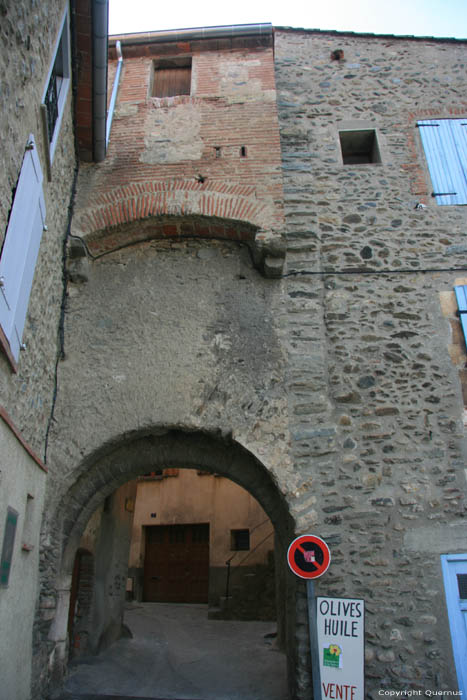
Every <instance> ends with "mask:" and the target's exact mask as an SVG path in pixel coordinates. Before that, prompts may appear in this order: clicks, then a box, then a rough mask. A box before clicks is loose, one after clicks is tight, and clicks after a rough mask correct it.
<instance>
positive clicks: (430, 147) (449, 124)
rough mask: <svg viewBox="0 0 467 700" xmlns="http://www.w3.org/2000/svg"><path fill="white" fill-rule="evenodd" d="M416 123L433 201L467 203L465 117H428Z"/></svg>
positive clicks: (466, 136)
mask: <svg viewBox="0 0 467 700" xmlns="http://www.w3.org/2000/svg"><path fill="white" fill-rule="evenodd" d="M417 126H418V129H419V132H420V138H421V140H422V145H423V149H424V151H425V156H426V161H427V165H428V170H429V172H430V177H431V184H432V186H433V192H432V196H433V197H434V198H435V199H436V203H437V204H467V119H428V120H424V121H421V122H418V123H417Z"/></svg>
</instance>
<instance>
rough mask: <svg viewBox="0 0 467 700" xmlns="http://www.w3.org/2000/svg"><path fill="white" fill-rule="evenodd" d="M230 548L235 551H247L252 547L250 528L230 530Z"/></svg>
mask: <svg viewBox="0 0 467 700" xmlns="http://www.w3.org/2000/svg"><path fill="white" fill-rule="evenodd" d="M230 549H231V550H232V551H234V552H240V551H247V550H249V549H250V531H249V530H231V531H230Z"/></svg>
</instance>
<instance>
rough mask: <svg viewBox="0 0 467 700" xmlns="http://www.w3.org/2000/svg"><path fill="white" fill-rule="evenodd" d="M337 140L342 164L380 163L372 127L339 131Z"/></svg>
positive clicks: (376, 141)
mask: <svg viewBox="0 0 467 700" xmlns="http://www.w3.org/2000/svg"><path fill="white" fill-rule="evenodd" d="M339 140H340V145H341V151H342V162H343V163H344V165H358V164H369V163H381V154H380V152H379V148H378V140H377V138H376V132H375V131H374V129H365V130H363V129H358V130H356V131H340V132H339Z"/></svg>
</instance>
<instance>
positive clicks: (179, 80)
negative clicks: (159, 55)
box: [152, 58, 191, 97]
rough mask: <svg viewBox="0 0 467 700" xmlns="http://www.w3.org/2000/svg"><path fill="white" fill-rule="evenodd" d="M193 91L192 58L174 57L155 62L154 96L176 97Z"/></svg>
mask: <svg viewBox="0 0 467 700" xmlns="http://www.w3.org/2000/svg"><path fill="white" fill-rule="evenodd" d="M190 93H191V58H174V59H170V60H169V59H167V60H161V61H157V62H156V63H155V64H154V82H153V89H152V96H153V97H176V96H178V95H190Z"/></svg>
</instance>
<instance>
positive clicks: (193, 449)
mask: <svg viewBox="0 0 467 700" xmlns="http://www.w3.org/2000/svg"><path fill="white" fill-rule="evenodd" d="M169 467H176V468H179V469H197V468H202V469H205V470H206V471H212V472H216V473H218V474H221V475H222V476H226V477H227V478H229V479H231V480H232V481H234V482H235V483H237V484H239V485H240V486H242V487H243V488H244V489H246V490H247V491H249V492H250V493H251V494H252V495H253V496H254V497H255V498H256V499H257V500H258V502H259V503H260V504H261V506H262V507H263V509H264V510H265V512H266V513H267V515H268V516H269V517H270V519H271V521H272V523H273V524H274V527H275V530H276V533H277V537H278V538H279V540H280V542H281V544H282V546H283V547H285V546H286V545H287V542H288V540H289V538H290V536H291V535H292V534H293V532H294V522H293V519H292V516H291V514H290V512H289V508H288V505H287V502H286V500H285V498H284V496H283V495H282V494H281V492H280V491H279V488H278V487H277V485H276V483H275V482H274V480H273V478H272V476H271V474H270V472H268V470H267V469H266V467H264V465H263V464H261V462H260V461H259V460H258V459H257V458H256V457H255V456H254V455H253V454H252V453H251V452H249V451H248V450H247V449H245V448H244V447H242V446H241V445H240V444H239V443H236V442H235V441H234V440H232V439H231V438H220V437H217V436H214V435H212V434H208V433H205V432H202V431H196V432H185V431H182V430H178V429H168V430H164V429H162V430H160V429H159V430H155V431H154V433H153V434H148V432H147V431H145V434H144V435H135V436H133V437H132V438H131V439H127V440H124V441H123V442H122V443H121V444H119V445H115V446H113V448H110V447H108V448H107V449H103V451H102V453H100V454H99V455H98V456H97V455H95V456H93V457H88V459H87V462H86V464H85V465H83V468H82V470H81V476H80V477H79V478H78V479H77V481H76V482H75V483H74V484H73V486H72V487H71V488H70V490H69V491H68V493H67V494H66V495H65V497H64V498H63V500H62V502H61V504H60V506H59V508H58V512H57V521H58V522H59V523H61V524H62V536H63V549H62V552H63V558H62V565H61V571H62V574H64V575H69V574H70V573H71V566H72V564H73V561H74V553H75V552H76V549H77V547H78V543H79V539H80V537H81V534H82V532H83V531H84V528H85V527H86V523H87V522H88V520H89V518H90V516H91V515H92V513H93V512H94V511H95V510H96V508H97V507H98V506H99V504H100V503H102V501H103V500H104V499H105V498H106V497H107V496H108V495H110V494H111V493H113V491H115V490H116V489H117V488H118V487H119V486H121V485H122V484H124V483H126V482H127V481H130V480H131V479H134V478H135V477H136V476H139V475H141V474H142V473H145V472H148V471H151V470H157V469H163V468H169Z"/></svg>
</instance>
